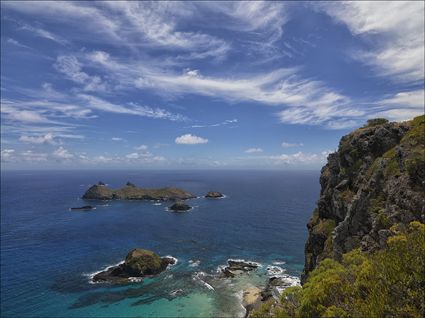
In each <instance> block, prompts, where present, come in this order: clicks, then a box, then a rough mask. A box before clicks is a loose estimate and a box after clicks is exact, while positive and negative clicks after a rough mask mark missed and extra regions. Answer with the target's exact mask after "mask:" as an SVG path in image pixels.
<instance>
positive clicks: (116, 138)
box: [111, 137, 124, 141]
mask: <svg viewBox="0 0 425 318" xmlns="http://www.w3.org/2000/svg"><path fill="white" fill-rule="evenodd" d="M111 139H112V141H123V140H124V139H122V138H120V137H112V138H111Z"/></svg>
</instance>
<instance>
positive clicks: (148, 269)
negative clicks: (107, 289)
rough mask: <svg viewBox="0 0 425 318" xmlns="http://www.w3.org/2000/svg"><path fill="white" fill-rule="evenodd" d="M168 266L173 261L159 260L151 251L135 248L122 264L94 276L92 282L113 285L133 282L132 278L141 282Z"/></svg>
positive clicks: (165, 258)
mask: <svg viewBox="0 0 425 318" xmlns="http://www.w3.org/2000/svg"><path fill="white" fill-rule="evenodd" d="M170 264H175V259H173V258H171V257H162V258H161V257H160V256H159V255H157V254H156V253H154V252H152V251H149V250H144V249H140V248H136V249H134V250H132V251H131V252H130V253H128V254H127V257H126V258H125V261H124V262H123V263H121V264H119V265H116V266H111V267H109V268H107V269H106V270H104V271H102V272H100V273H98V274H96V275H95V276H94V277H93V281H94V282H110V283H115V284H122V283H129V282H133V281H134V278H140V279H139V280H138V281H143V277H146V276H147V277H149V276H153V275H158V274H160V273H161V272H163V271H164V270H165V269H166V268H167V266H168V265H170Z"/></svg>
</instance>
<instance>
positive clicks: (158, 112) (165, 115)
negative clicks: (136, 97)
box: [78, 94, 187, 121]
mask: <svg viewBox="0 0 425 318" xmlns="http://www.w3.org/2000/svg"><path fill="white" fill-rule="evenodd" d="M78 97H79V98H80V99H82V100H84V101H85V102H86V103H85V105H87V106H88V107H90V108H92V109H97V110H101V111H104V112H110V113H117V114H127V115H136V116H141V117H149V118H156V119H167V120H171V121H186V120H187V117H185V116H183V115H181V114H174V113H171V112H169V111H167V110H165V109H162V108H153V107H149V106H143V105H138V104H135V103H131V102H130V103H128V104H127V105H121V104H114V103H111V102H108V101H106V100H104V99H101V98H99V97H95V96H92V95H86V94H79V95H78Z"/></svg>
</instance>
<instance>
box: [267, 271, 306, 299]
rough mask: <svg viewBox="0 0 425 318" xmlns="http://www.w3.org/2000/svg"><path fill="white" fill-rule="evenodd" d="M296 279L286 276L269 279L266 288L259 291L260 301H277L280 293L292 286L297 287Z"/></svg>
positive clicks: (298, 283) (297, 281)
mask: <svg viewBox="0 0 425 318" xmlns="http://www.w3.org/2000/svg"><path fill="white" fill-rule="evenodd" d="M299 285H300V281H299V279H298V278H296V277H293V276H289V275H287V274H282V275H276V276H272V277H270V278H269V280H268V282H267V286H266V288H264V289H263V290H262V291H261V301H267V300H269V299H270V298H275V299H279V297H280V295H281V294H282V292H283V291H284V290H285V289H286V288H288V287H292V286H299Z"/></svg>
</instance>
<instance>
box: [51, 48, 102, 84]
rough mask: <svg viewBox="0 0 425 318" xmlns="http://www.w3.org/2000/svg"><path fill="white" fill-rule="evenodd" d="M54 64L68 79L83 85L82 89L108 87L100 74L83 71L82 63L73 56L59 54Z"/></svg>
mask: <svg viewBox="0 0 425 318" xmlns="http://www.w3.org/2000/svg"><path fill="white" fill-rule="evenodd" d="M54 66H55V68H56V69H57V70H58V71H59V72H61V73H62V74H64V75H65V76H66V77H67V78H68V79H69V80H71V81H73V82H76V83H79V84H82V85H84V88H83V89H84V91H94V92H102V91H106V90H107V89H108V86H107V84H106V83H105V82H104V81H103V79H102V78H101V77H100V76H97V75H94V76H91V75H89V74H87V73H86V72H83V71H82V65H81V64H80V62H79V61H78V60H77V58H76V57H75V56H72V55H67V56H59V57H58V58H57V61H56V63H55V64H54Z"/></svg>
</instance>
